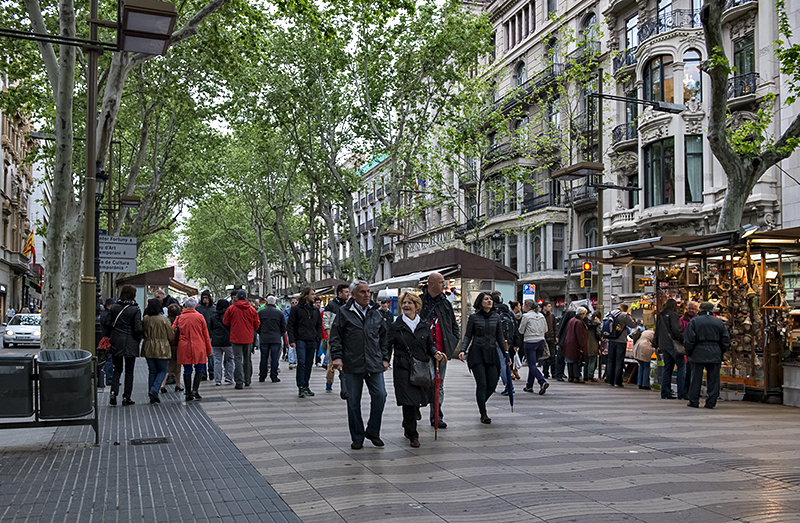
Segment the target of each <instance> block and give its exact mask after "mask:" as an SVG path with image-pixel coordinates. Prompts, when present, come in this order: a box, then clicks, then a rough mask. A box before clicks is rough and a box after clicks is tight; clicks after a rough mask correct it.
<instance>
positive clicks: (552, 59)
mask: <svg viewBox="0 0 800 523" xmlns="http://www.w3.org/2000/svg"><path fill="white" fill-rule="evenodd" d="M544 53H545V55H546V56H545V62H547V63H548V64H550V65H554V64H557V63H559V62H558V59H559V57H558V40H556V39H555V38H551V39H550V41H549V42H547V46H546V47H545V50H544Z"/></svg>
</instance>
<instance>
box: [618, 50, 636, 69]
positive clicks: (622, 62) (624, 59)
mask: <svg viewBox="0 0 800 523" xmlns="http://www.w3.org/2000/svg"><path fill="white" fill-rule="evenodd" d="M636 49H637V48H636V47H631V48H630V49H625V50H624V51H622V52H621V53H619V54H618V55H617V56H615V57H614V72H615V73H616V72H617V71H618V70H619V69H622V68H623V67H627V66H629V65H636V62H637V58H636Z"/></svg>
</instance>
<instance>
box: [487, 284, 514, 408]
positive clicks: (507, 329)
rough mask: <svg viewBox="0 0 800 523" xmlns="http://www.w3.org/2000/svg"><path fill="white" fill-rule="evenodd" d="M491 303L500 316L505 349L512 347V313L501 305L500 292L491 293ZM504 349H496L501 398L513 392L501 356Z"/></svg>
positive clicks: (503, 304)
mask: <svg viewBox="0 0 800 523" xmlns="http://www.w3.org/2000/svg"><path fill="white" fill-rule="evenodd" d="M492 301H493V302H494V306H495V309H497V313H498V314H499V315H500V326H501V328H502V331H503V338H504V339H505V340H506V347H508V348H509V351H510V349H511V347H512V346H513V345H514V334H515V332H516V329H515V328H514V319H515V318H514V313H513V312H511V309H510V308H509V307H508V305H506V304H505V303H503V297H502V296H501V294H500V291H494V292H493V293H492ZM506 347H497V350H498V353H497V356H498V357H499V358H500V379H502V380H503V387H505V388H504V389H503V392H501V393H500V394H502V395H503V396H508V393H509V391H513V390H514V384H513V383H510V382H509V381H508V377H507V376H506V359H505V357H504V356H503V353H504V352H505V351H506Z"/></svg>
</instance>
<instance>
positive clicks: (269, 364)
mask: <svg viewBox="0 0 800 523" xmlns="http://www.w3.org/2000/svg"><path fill="white" fill-rule="evenodd" d="M280 359H281V344H280V343H262V344H261V362H260V363H259V364H258V379H261V380H265V379H267V369H269V377H270V379H271V380H272V381H275V380H276V379H278V360H280Z"/></svg>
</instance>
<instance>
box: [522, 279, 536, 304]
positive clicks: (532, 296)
mask: <svg viewBox="0 0 800 523" xmlns="http://www.w3.org/2000/svg"><path fill="white" fill-rule="evenodd" d="M522 300H523V301H525V300H533V301H536V284H534V283H524V284H523V285H522Z"/></svg>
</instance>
